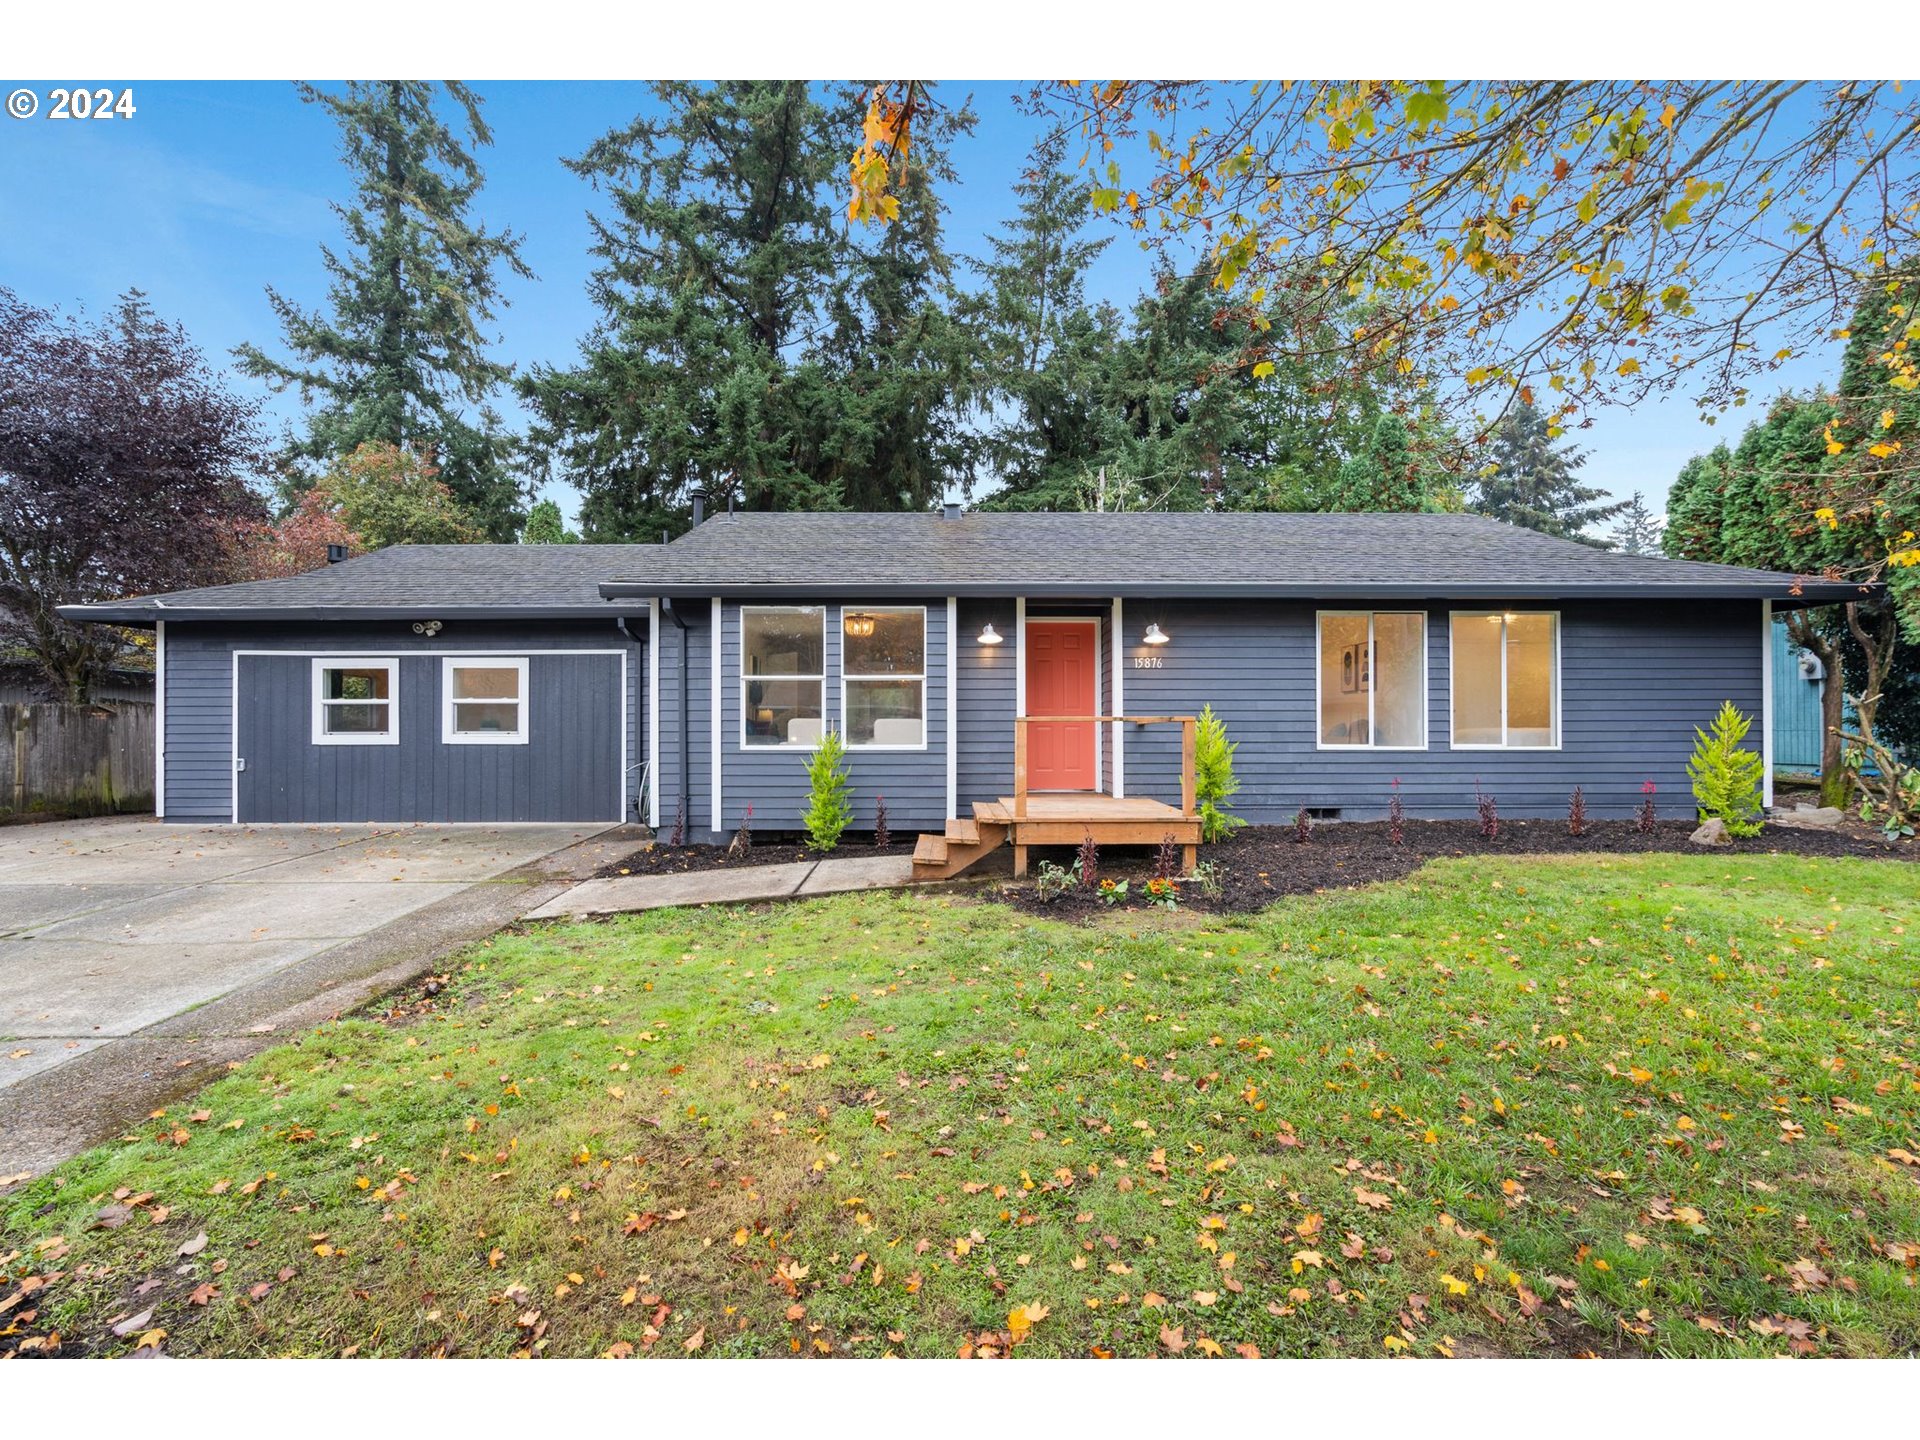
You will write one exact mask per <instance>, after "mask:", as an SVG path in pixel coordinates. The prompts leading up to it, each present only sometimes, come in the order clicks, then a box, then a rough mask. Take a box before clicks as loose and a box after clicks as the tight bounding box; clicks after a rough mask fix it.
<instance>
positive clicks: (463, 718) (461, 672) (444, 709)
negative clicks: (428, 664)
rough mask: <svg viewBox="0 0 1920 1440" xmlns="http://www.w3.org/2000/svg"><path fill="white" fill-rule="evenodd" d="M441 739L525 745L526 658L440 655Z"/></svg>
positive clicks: (451, 741) (466, 743)
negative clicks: (441, 657) (442, 658)
mask: <svg viewBox="0 0 1920 1440" xmlns="http://www.w3.org/2000/svg"><path fill="white" fill-rule="evenodd" d="M440 738H441V740H442V741H444V742H445V743H446V744H448V745H524V744H526V743H527V661H526V657H525V656H517V657H516V656H506V655H449V656H447V657H446V658H445V659H444V660H442V661H441V673H440Z"/></svg>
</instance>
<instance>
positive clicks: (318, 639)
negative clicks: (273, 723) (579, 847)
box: [165, 619, 646, 824]
mask: <svg viewBox="0 0 1920 1440" xmlns="http://www.w3.org/2000/svg"><path fill="white" fill-rule="evenodd" d="M628 623H629V626H630V627H631V628H632V629H633V630H634V632H635V634H636V635H644V634H645V628H644V625H645V622H644V620H642V621H640V622H639V623H638V624H636V623H635V622H633V621H632V620H629V622H628ZM515 649H524V650H525V651H526V653H527V654H528V655H529V656H536V658H537V652H538V651H541V650H552V649H591V650H612V651H622V652H624V653H625V655H626V661H627V680H628V686H629V692H630V693H629V708H628V712H627V719H628V731H629V734H630V735H631V736H632V742H631V744H630V746H629V747H628V750H627V755H626V768H627V774H626V776H625V778H624V781H623V784H624V788H625V792H626V799H627V805H626V813H627V814H628V815H629V816H631V814H632V803H633V797H634V794H635V787H636V786H637V785H638V780H639V772H638V770H637V769H636V768H634V761H635V758H636V757H637V756H639V755H641V754H644V753H645V748H644V747H645V736H644V708H643V703H642V702H643V698H644V694H645V692H644V689H643V688H642V685H641V680H642V677H643V676H644V674H645V671H644V662H645V658H646V647H645V646H644V645H640V644H637V643H635V642H634V641H633V640H630V639H629V638H628V637H627V636H626V635H624V634H622V633H621V631H620V630H619V628H618V627H617V626H616V625H615V623H614V622H613V621H612V620H611V619H608V620H601V621H528V622H519V623H515V622H500V621H490V622H461V623H457V624H455V625H452V626H449V627H448V628H446V629H444V630H442V631H441V633H440V634H439V635H437V636H434V637H428V636H424V635H416V634H414V633H413V627H412V624H411V622H408V621H403V620H396V621H385V622H372V623H360V624H351V625H349V624H327V623H300V624H291V623H277V622H276V623H258V624H238V623H236V624H202V623H190V622H186V621H170V622H169V623H168V625H167V654H166V664H167V690H166V742H165V743H166V786H167V797H166V818H167V819H168V820H169V821H172V822H179V823H184V824H219V823H224V822H226V821H228V820H230V819H231V818H232V815H233V770H232V766H233V737H232V719H233V652H234V651H235V650H285V651H296V652H301V653H302V654H303V655H305V656H312V655H317V654H346V655H356V654H357V655H399V656H401V657H403V658H404V657H406V656H423V657H424V656H430V657H434V658H433V659H432V660H430V661H429V662H428V663H427V664H426V665H425V666H424V667H420V666H408V667H407V672H406V674H405V675H404V676H403V679H402V684H401V703H402V705H403V706H405V707H406V709H405V711H403V713H402V716H401V722H402V724H401V734H402V737H403V740H411V739H412V737H415V736H420V737H423V738H424V737H427V736H430V737H431V752H432V753H431V754H429V753H428V752H427V750H426V749H424V748H423V749H422V750H421V751H420V753H419V754H418V756H417V757H415V758H412V759H410V761H409V763H408V765H407V766H406V767H405V770H404V773H403V774H401V775H399V776H398V777H397V779H396V783H397V784H398V785H399V786H400V787H401V793H402V795H403V796H404V797H411V802H412V803H414V804H416V805H421V806H424V805H425V804H426V803H427V800H428V799H430V798H431V797H432V795H433V790H432V785H433V782H434V779H435V777H436V776H438V775H440V774H442V773H444V772H443V771H441V770H439V769H436V766H438V765H439V762H440V761H441V760H443V759H444V758H446V757H443V756H441V755H440V754H439V753H438V752H439V751H440V750H442V749H446V748H459V749H462V750H466V751H477V750H483V749H486V748H489V747H481V746H463V747H444V746H442V745H440V743H439V739H440V719H439V713H438V710H437V709H435V710H434V711H433V713H431V714H424V715H423V714H421V713H417V712H416V711H415V709H414V705H415V702H416V701H418V702H421V703H423V704H436V703H437V697H438V694H439V679H438V658H437V657H439V656H441V655H457V654H463V653H467V652H471V651H486V650H506V651H513V650H515ZM580 658H586V657H580ZM299 663H300V664H302V665H306V664H307V662H306V660H304V659H302V660H300V661H299ZM602 663H603V664H608V665H615V666H617V665H618V663H619V662H618V657H617V656H608V657H604V659H603V662H602ZM416 672H418V673H419V674H421V675H424V676H425V677H426V680H425V683H424V684H422V683H421V682H420V681H419V680H417V679H416V678H415V675H416ZM543 683H548V682H543V680H542V679H541V677H540V675H539V673H538V672H537V671H536V673H535V674H533V675H531V676H530V684H531V686H532V688H533V689H535V690H539V689H540V687H541V686H542V684H543ZM551 683H556V684H559V686H560V694H562V695H570V696H572V699H571V702H570V703H572V704H574V705H578V704H579V703H580V702H581V701H582V700H584V701H585V702H586V703H587V704H588V705H589V706H590V707H592V708H594V709H597V710H603V711H605V712H606V715H605V717H604V720H603V719H602V718H601V717H599V716H596V717H594V721H593V723H595V724H604V725H605V726H612V725H615V724H617V723H618V718H619V717H618V697H617V694H616V695H614V696H613V697H611V700H610V699H609V697H608V696H607V695H606V694H605V693H604V684H605V682H604V681H602V682H595V683H599V684H601V685H602V687H603V689H602V691H601V692H596V694H595V695H593V696H586V695H576V694H574V693H573V691H572V689H571V686H572V684H573V682H572V681H571V680H560V681H555V682H551ZM307 684H310V680H309V681H304V682H303V686H302V693H303V694H304V693H306V691H305V686H306V685H307ZM530 701H531V702H532V703H534V705H535V709H534V711H533V714H534V716H535V717H536V723H537V721H538V717H539V715H540V713H541V711H540V709H539V706H540V704H541V703H542V702H541V700H540V699H539V698H538V697H535V696H530ZM293 708H294V709H295V710H297V712H298V713H297V714H292V715H289V716H288V717H287V718H286V720H285V726H284V728H285V730H286V734H285V735H284V736H276V737H274V738H273V739H271V740H268V741H267V742H266V743H269V744H271V745H274V746H276V747H278V746H292V745H296V744H297V745H300V746H306V747H309V748H312V747H311V744H310V741H311V719H310V715H309V712H308V711H306V710H305V709H304V708H300V707H293ZM568 733H569V734H571V733H572V732H571V731H569V732H568ZM605 736H606V738H605V739H604V741H596V742H595V751H594V753H595V754H599V753H600V752H602V751H604V752H605V754H606V761H605V763H606V764H607V765H609V766H610V765H611V764H612V763H613V758H614V757H613V748H614V741H613V732H612V731H611V729H608V730H606V732H605ZM321 748H333V749H337V748H345V747H321ZM365 748H366V749H372V748H374V747H365ZM387 748H397V749H400V750H403V751H406V752H408V753H409V755H410V756H411V755H412V754H413V752H414V747H413V745H411V744H403V745H402V746H400V747H387ZM492 748H506V747H492ZM487 763H488V762H476V769H483V768H484V766H485V765H486V764H487ZM492 763H495V764H498V763H499V762H492ZM595 763H599V762H595ZM316 774H317V772H316ZM356 783H357V782H356ZM503 783H504V782H503ZM613 785H614V782H613V780H612V778H611V774H610V773H609V775H608V777H607V779H606V783H605V794H606V796H607V799H606V801H605V802H604V803H601V802H598V801H596V802H595V809H594V813H593V816H592V817H591V818H601V817H602V816H605V815H607V814H608V812H610V811H611V809H612V802H613ZM595 793H596V794H597V793H599V792H597V791H596V792H595ZM513 794H514V796H515V797H517V798H518V799H519V800H522V801H524V802H525V804H526V806H527V807H528V808H530V809H531V808H534V807H535V804H536V802H535V800H534V787H533V784H532V782H531V780H528V781H527V782H526V783H524V784H523V783H521V782H520V781H518V780H517V779H516V780H515V781H514V782H513ZM406 818H422V819H424V818H432V817H428V816H424V815H409V816H407V817H406Z"/></svg>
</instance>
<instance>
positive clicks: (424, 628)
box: [413, 620, 442, 640]
mask: <svg viewBox="0 0 1920 1440" xmlns="http://www.w3.org/2000/svg"><path fill="white" fill-rule="evenodd" d="M441 628H442V627H441V625H440V622H439V621H438V620H416V621H414V622H413V633H414V634H416V635H424V636H426V637H427V638H428V639H429V640H431V639H432V638H433V637H434V636H436V635H438V634H439V633H440V630H441Z"/></svg>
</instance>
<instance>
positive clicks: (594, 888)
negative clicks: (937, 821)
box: [524, 855, 913, 920]
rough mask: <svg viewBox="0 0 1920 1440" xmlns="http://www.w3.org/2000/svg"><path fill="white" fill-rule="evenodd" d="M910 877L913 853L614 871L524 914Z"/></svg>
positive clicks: (558, 916) (716, 899) (753, 896)
mask: <svg viewBox="0 0 1920 1440" xmlns="http://www.w3.org/2000/svg"><path fill="white" fill-rule="evenodd" d="M912 883H913V857H912V856H910V855H902V856H899V857H898V858H897V859H896V858H895V857H893V856H884V857H877V858H863V859H859V860H798V861H794V862H793V863H791V864H786V865H745V866H742V867H741V868H739V869H737V870H690V871H687V872H685V873H684V874H678V875H618V876H615V877H614V878H612V879H609V880H587V881H584V882H583V883H581V884H579V885H576V886H574V887H573V888H572V889H571V890H569V891H567V892H566V893H565V894H563V895H559V896H556V897H555V898H553V899H552V900H549V901H547V903H546V904H544V905H541V906H538V907H536V908H535V909H532V910H529V911H527V913H526V916H525V917H524V918H526V919H528V920H564V919H570V918H574V917H578V916H584V915H621V914H627V913H630V912H632V911H636V910H665V909H669V908H671V907H673V906H676V905H731V904H735V903H738V902H741V901H748V900H791V899H795V898H798V897H804V896H808V895H839V894H843V893H845V892H847V891H850V890H886V889H892V888H894V887H897V886H901V885H911V884H912Z"/></svg>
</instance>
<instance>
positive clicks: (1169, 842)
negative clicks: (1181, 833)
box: [1153, 833, 1180, 880]
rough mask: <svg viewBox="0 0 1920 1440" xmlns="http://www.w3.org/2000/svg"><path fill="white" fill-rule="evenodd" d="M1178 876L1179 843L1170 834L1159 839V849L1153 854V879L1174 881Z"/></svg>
mask: <svg viewBox="0 0 1920 1440" xmlns="http://www.w3.org/2000/svg"><path fill="white" fill-rule="evenodd" d="M1179 876H1180V842H1179V841H1178V840H1176V839H1174V838H1173V836H1172V834H1171V833H1169V834H1166V835H1162V836H1161V837H1160V848H1159V849H1158V850H1155V851H1154V852H1153V878H1154V879H1156V880H1176V879H1178V878H1179Z"/></svg>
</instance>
